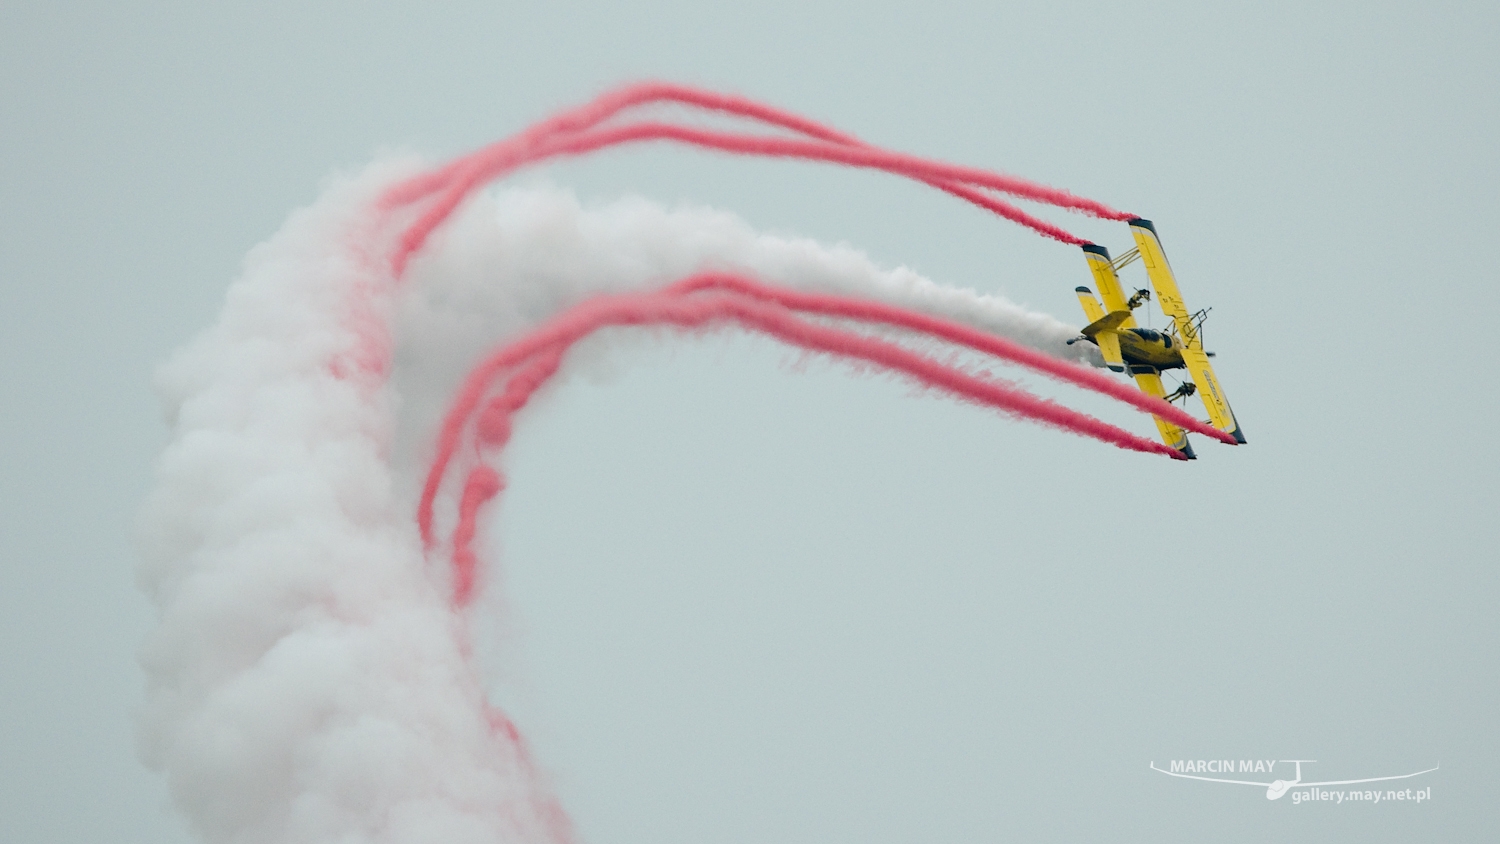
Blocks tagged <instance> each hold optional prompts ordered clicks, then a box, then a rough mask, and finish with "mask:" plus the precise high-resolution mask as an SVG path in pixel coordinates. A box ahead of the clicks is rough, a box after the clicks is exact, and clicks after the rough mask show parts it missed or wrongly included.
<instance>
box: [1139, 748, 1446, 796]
mask: <svg viewBox="0 0 1500 844" xmlns="http://www.w3.org/2000/svg"><path fill="white" fill-rule="evenodd" d="M1316 761H1317V760H1316V759H1279V760H1278V759H1241V760H1239V765H1238V770H1239V771H1240V772H1248V773H1261V772H1265V773H1270V772H1271V771H1272V769H1274V768H1275V766H1276V764H1277V763H1278V762H1289V763H1291V764H1292V765H1295V766H1296V771H1295V775H1294V776H1293V778H1292V779H1290V780H1284V779H1274V780H1272V781H1270V782H1257V781H1253V780H1238V779H1226V778H1221V777H1205V776H1200V775H1199V774H1200V773H1233V772H1234V771H1235V770H1236V765H1235V760H1233V759H1213V760H1208V761H1204V760H1201V759H1199V760H1191V759H1190V760H1181V759H1179V760H1176V761H1173V762H1171V763H1170V764H1169V765H1168V767H1167V768H1158V767H1156V763H1155V762H1152V763H1151V770H1153V771H1157V772H1160V773H1163V774H1166V775H1167V776H1169V777H1181V778H1183V779H1189V780H1202V781H1204V782H1222V783H1228V784H1230V785H1255V786H1260V787H1261V788H1264V789H1265V790H1266V799H1267V800H1278V799H1280V798H1281V797H1283V796H1285V795H1286V794H1287V792H1289V791H1291V790H1292V789H1300V788H1306V789H1308V791H1307V792H1305V793H1299V794H1295V795H1294V796H1293V798H1292V802H1293V803H1301V802H1303V800H1331V801H1335V802H1338V803H1343V802H1344V801H1345V800H1346V799H1347V800H1349V801H1351V802H1354V801H1361V802H1371V803H1379V802H1382V801H1383V800H1411V801H1413V802H1418V803H1420V802H1422V801H1424V800H1429V799H1431V798H1432V788H1431V787H1428V788H1426V789H1423V790H1420V791H1415V792H1413V791H1411V789H1406V790H1405V791H1394V790H1391V791H1382V790H1374V789H1371V790H1365V791H1360V790H1342V791H1320V790H1319V789H1320V788H1321V787H1322V786H1328V785H1356V784H1359V783H1367V782H1387V781H1390V780H1404V779H1410V778H1412V777H1419V776H1421V775H1422V774H1430V773H1432V772H1433V771H1436V770H1437V769H1438V766H1436V765H1434V766H1432V767H1431V768H1428V769H1426V770H1425V771H1417V772H1416V773H1412V774H1397V775H1396V776H1392V777H1367V778H1365V779H1357V780H1325V781H1320V782H1303V781H1302V766H1303V765H1304V764H1307V765H1310V764H1313V763H1314V762H1316ZM1299 798H1300V799H1299Z"/></svg>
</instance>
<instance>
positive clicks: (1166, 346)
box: [1090, 328, 1184, 370]
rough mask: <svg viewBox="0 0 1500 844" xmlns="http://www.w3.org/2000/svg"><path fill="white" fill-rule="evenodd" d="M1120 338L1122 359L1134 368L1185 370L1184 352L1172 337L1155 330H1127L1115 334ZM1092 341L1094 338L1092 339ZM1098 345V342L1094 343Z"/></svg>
mask: <svg viewBox="0 0 1500 844" xmlns="http://www.w3.org/2000/svg"><path fill="white" fill-rule="evenodd" d="M1115 336H1116V337H1119V338H1120V357H1122V358H1124V359H1125V362H1126V363H1128V364H1130V365H1132V366H1149V367H1151V368H1152V369H1155V370H1163V369H1181V368H1183V365H1184V364H1183V362H1182V350H1181V349H1179V348H1177V342H1176V341H1175V340H1173V339H1172V335H1170V334H1167V333H1166V332H1164V331H1157V330H1156V329H1154V328H1126V329H1122V330H1119V331H1116V332H1115ZM1090 339H1091V340H1092V339H1093V338H1090ZM1093 342H1094V344H1095V345H1098V342H1099V341H1098V340H1094V341H1093Z"/></svg>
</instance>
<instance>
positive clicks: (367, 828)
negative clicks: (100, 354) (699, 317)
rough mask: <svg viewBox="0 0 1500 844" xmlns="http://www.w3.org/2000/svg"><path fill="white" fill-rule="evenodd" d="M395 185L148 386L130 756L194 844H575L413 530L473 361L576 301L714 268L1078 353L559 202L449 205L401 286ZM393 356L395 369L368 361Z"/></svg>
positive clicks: (279, 248) (328, 232) (736, 241)
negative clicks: (149, 478)
mask: <svg viewBox="0 0 1500 844" xmlns="http://www.w3.org/2000/svg"><path fill="white" fill-rule="evenodd" d="M411 169H412V167H411V165H410V164H408V163H404V162H396V163H384V164H381V165H378V166H375V167H372V168H371V169H370V170H369V171H368V172H366V173H365V174H363V175H361V176H360V177H358V178H354V179H350V180H347V181H344V182H342V183H340V184H337V185H335V186H334V187H332V188H331V189H329V190H328V192H327V193H326V194H325V195H324V196H323V197H322V198H321V199H320V200H319V201H318V202H317V203H316V204H315V205H314V206H312V207H311V208H308V209H304V210H302V211H299V212H297V213H296V214H295V215H293V217H292V218H291V219H290V220H289V221H288V222H287V224H286V225H285V226H284V228H283V229H282V230H281V231H280V232H278V233H277V234H276V235H275V236H274V237H273V238H272V239H271V240H270V241H268V242H267V243H265V244H263V245H261V246H259V247H257V248H256V249H255V250H253V251H252V252H251V253H250V255H249V256H248V258H247V259H246V264H245V269H244V273H243V275H242V277H241V278H240V279H239V280H238V281H236V282H235V283H234V285H233V286H232V287H231V289H230V291H229V294H228V297H227V302H226V304H225V307H224V310H223V313H222V314H221V316H220V319H219V321H218V323H217V324H216V325H215V326H214V327H213V328H211V329H210V330H209V331H207V332H205V333H204V334H203V335H202V336H200V337H199V338H197V339H196V340H195V341H193V342H192V343H191V344H190V345H189V346H188V347H187V348H185V349H184V350H182V351H181V352H180V353H179V354H178V355H177V356H176V357H175V358H174V359H173V360H172V361H171V362H170V363H169V364H167V365H166V366H165V367H164V368H163V370H162V372H161V374H160V378H159V388H160V391H161V393H162V396H163V399H164V402H165V404H166V407H167V411H168V415H169V419H170V422H171V425H172V429H173V440H172V443H171V445H170V446H169V447H168V449H167V450H166V453H165V454H164V455H163V457H162V459H161V463H160V468H159V479H158V483H157V488H156V490H155V492H154V494H153V495H152V497H151V499H150V502H149V504H148V506H147V508H146V513H145V517H144V528H143V547H144V551H145V553H144V556H145V562H144V564H143V566H142V570H141V580H142V583H143V585H144V587H145V588H146V589H147V590H148V591H149V593H150V594H151V596H152V598H153V599H154V601H155V602H156V604H157V606H158V608H159V610H160V613H161V624H160V626H159V627H158V629H157V630H156V631H155V632H154V633H153V634H152V636H151V638H150V640H149V642H148V643H147V645H146V648H145V651H144V657H143V661H144V663H145V666H146V669H147V674H148V680H149V694H148V701H147V706H146V709H145V712H144V713H143V718H142V730H141V733H142V745H143V752H144V754H145V757H146V758H147V760H148V761H149V762H150V763H151V764H152V765H153V766H156V767H158V768H160V769H162V770H163V771H165V772H166V773H167V775H168V777H169V779H170V783H171V787H172V792H173V794H174V796H175V798H176V800H177V802H178V805H179V806H180V807H181V808H182V810H183V811H184V812H185V813H186V814H187V816H188V817H189V818H190V820H191V821H192V823H193V825H194V826H195V828H196V829H197V830H198V831H199V833H200V834H201V835H202V837H203V838H204V839H205V840H208V841H213V842H271V841H275V842H313V841H319V842H322V841H349V842H363V841H370V842H377V841H380V842H384V841H391V842H396V841H400V842H409V841H443V842H464V841H487V842H488V841H496V840H507V841H509V840H514V841H556V840H566V839H567V838H568V831H567V824H566V819H565V817H564V815H563V814H562V812H561V811H560V810H559V809H558V807H557V806H556V805H555V803H554V802H553V800H552V798H551V797H550V795H549V794H548V792H547V789H546V783H545V781H544V780H543V779H542V778H541V777H539V776H538V775H537V773H536V771H535V769H534V766H533V764H532V762H531V760H529V759H528V757H527V754H526V750H525V747H524V744H523V743H522V742H521V741H520V740H519V738H518V737H516V736H515V735H514V732H513V730H512V729H511V728H510V727H509V725H508V722H506V721H505V720H504V718H503V716H501V715H499V713H496V712H494V711H493V710H491V709H490V707H489V706H488V705H487V703H486V701H485V698H484V694H483V692H482V689H481V683H480V680H479V678H478V677H477V676H476V673H475V671H476V669H475V667H474V665H473V663H472V662H471V660H470V656H471V655H470V650H469V647H468V644H467V642H466V639H465V637H466V631H465V627H464V619H463V616H462V615H461V614H456V613H455V612H454V610H453V606H452V603H451V600H450V597H451V596H450V590H451V588H452V584H451V582H450V581H449V579H448V574H447V572H446V571H445V569H444V568H443V567H442V566H437V565H434V564H433V562H432V561H431V560H429V559H428V555H426V554H425V553H424V550H423V547H422V542H421V539H420V537H419V534H418V530H417V524H416V520H415V519H414V518H413V513H414V511H415V506H416V499H417V496H416V491H417V489H418V487H419V485H420V482H421V472H422V470H423V468H425V461H426V459H427V458H428V457H430V455H431V449H432V447H433V445H432V444H433V441H434V437H435V435H436V431H437V428H438V422H439V419H440V417H441V414H442V412H443V410H444V408H445V406H446V405H447V402H448V400H449V399H450V398H451V396H452V394H453V391H454V390H455V388H456V386H457V384H458V383H459V382H460V381H461V379H462V378H463V376H464V373H465V372H466V371H467V370H468V368H469V367H470V366H471V365H472V364H473V363H474V361H475V360H477V359H478V358H479V357H480V356H481V354H482V353H483V352H484V351H485V350H486V349H488V348H491V347H493V346H494V345H495V344H497V343H500V342H502V341H505V340H507V339H511V338H514V337H517V336H519V335H521V334H522V333H524V332H525V331H527V330H528V329H530V328H532V327H534V326H536V325H538V324H539V323H541V322H543V321H545V320H547V319H549V318H551V317H554V316H556V315H557V314H559V313H562V312H563V311H565V310H567V309H568V308H570V307H572V306H574V305H577V304H578V303H580V302H582V301H584V300H586V299H588V298H589V297H590V296H591V295H593V294H596V293H600V292H615V293H619V292H623V291H630V290H641V289H649V288H652V287H656V286H659V285H661V284H663V283H665V282H669V281H672V280H674V279H676V278H679V277H682V276H685V275H688V274H690V273H692V272H694V271H698V270H703V269H716V270H733V271H736V272H741V273H746V274H750V275H754V276H756V277H760V278H767V279H776V280H778V281H780V282H782V283H784V284H787V285H791V286H794V287H797V288H800V289H804V290H819V291H830V292H839V293H846V294H847V293H859V294H861V295H863V296H866V297H870V298H873V299H878V300H882V301H888V302H896V303H901V304H905V305H910V306H916V307H919V308H921V309H922V310H925V311H928V312H932V313H939V314H944V315H946V316H948V317H951V318H954V319H956V320H959V321H962V322H965V323H968V324H971V325H975V326H979V327H982V328H984V329H985V330H986V331H989V332H994V333H996V334H1000V335H1004V336H1009V337H1012V338H1014V339H1017V340H1020V341H1021V342H1023V343H1026V344H1028V345H1031V346H1034V347H1038V348H1042V349H1046V350H1048V351H1051V352H1057V353H1064V352H1071V353H1076V352H1074V349H1075V348H1076V347H1068V346H1065V345H1064V340H1065V339H1066V338H1068V337H1070V336H1073V330H1072V329H1070V328H1068V327H1067V326H1065V325H1063V324H1061V323H1059V322H1057V321H1055V320H1052V319H1050V318H1048V317H1044V316H1040V315H1036V314H1030V313H1026V312H1024V311H1022V310H1021V309H1019V308H1017V307H1015V306H1014V305H1011V304H1009V303H1007V302H1005V301H1003V300H1001V299H999V298H996V297H992V296H984V295H979V294H976V293H974V292H972V291H963V290H956V289H952V288H944V287H941V286H939V285H937V284H934V283H932V282H931V281H928V280H926V279H923V278H921V277H919V276H917V275H915V274H914V273H911V272H909V271H906V270H894V271H888V270H881V269H879V268H877V267H876V266H874V265H873V264H872V263H871V262H870V261H868V260H867V259H866V258H865V257H864V256H862V255H861V254H859V253H858V252H856V251H854V250H852V249H849V248H846V247H840V248H827V247H822V246H819V245H817V244H815V243H813V242H811V241H806V240H794V239H787V238H778V237H771V236H766V235H759V234H756V233H754V232H753V231H752V230H750V229H749V227H747V226H746V225H745V224H743V223H742V222H740V221H738V220H737V219H735V218H733V217H731V216H729V215H727V214H723V213H719V212H714V211H709V210H703V209H678V210H672V211H669V210H665V209H663V208H661V207H659V206H656V205H652V204H650V203H648V202H645V201H643V200H634V199H632V200H623V201H620V202H617V203H614V204H612V205H609V206H606V207H602V208H598V209H593V210H586V209H584V208H583V207H582V206H581V205H580V204H579V203H578V202H577V201H576V200H574V199H573V198H572V197H571V196H570V195H568V194H566V193H563V192H561V191H557V190H550V189H530V190H513V191H509V192H506V193H503V194H500V195H499V196H497V197H482V198H480V200H479V201H476V202H473V203H470V204H468V205H466V206H464V209H463V210H462V211H461V212H460V213H459V214H458V216H457V217H455V218H454V219H453V220H452V221H451V223H450V225H449V226H447V227H445V228H444V229H443V230H442V231H441V232H440V233H438V235H436V236H435V237H434V238H433V239H432V241H431V242H430V243H429V244H428V246H427V251H426V252H424V253H423V255H422V256H421V257H420V258H419V259H418V260H416V261H414V262H413V264H412V266H411V270H410V272H409V274H408V277H407V279H406V281H405V282H404V283H403V286H401V287H399V288H398V287H397V286H396V285H395V284H394V283H393V282H392V280H391V278H390V276H389V272H388V269H387V268H386V266H385V262H384V260H383V259H384V256H385V255H386V254H388V250H389V248H390V241H391V237H392V235H391V233H390V232H389V231H388V230H387V227H386V226H385V221H384V220H383V218H382V217H381V216H380V214H379V213H378V212H377V211H375V210H373V209H374V208H375V205H374V203H373V198H374V197H375V195H376V194H377V193H378V192H379V191H380V190H381V189H382V188H384V187H385V186H386V185H388V184H390V183H391V182H392V180H393V178H395V177H396V176H398V175H400V174H403V173H407V172H410V171H411ZM626 336H627V335H624V334H621V335H620V336H619V337H616V338H614V339H613V340H606V341H601V342H622V341H623V342H628V340H627V339H626ZM384 343H394V360H395V367H394V370H393V371H390V372H385V371H382V369H381V367H379V366H375V365H371V366H364V367H362V366H359V365H357V364H358V362H359V361H360V360H361V359H362V358H363V357H365V356H368V355H370V354H371V349H372V348H378V347H380V346H381V344H384ZM331 361H333V362H337V361H350V362H353V363H351V364H348V365H345V366H340V365H331V364H330V362H331ZM567 367H568V365H567V364H564V367H563V369H564V371H563V376H564V377H566V374H567ZM447 506H449V507H450V508H453V509H456V508H457V507H458V502H457V501H452V502H449V503H448V505H447Z"/></svg>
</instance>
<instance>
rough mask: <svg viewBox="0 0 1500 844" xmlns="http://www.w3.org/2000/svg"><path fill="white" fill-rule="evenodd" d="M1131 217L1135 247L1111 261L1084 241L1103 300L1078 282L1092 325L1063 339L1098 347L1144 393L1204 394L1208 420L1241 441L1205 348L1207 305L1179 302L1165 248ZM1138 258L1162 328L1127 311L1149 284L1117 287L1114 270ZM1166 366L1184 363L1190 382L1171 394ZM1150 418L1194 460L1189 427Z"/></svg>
mask: <svg viewBox="0 0 1500 844" xmlns="http://www.w3.org/2000/svg"><path fill="white" fill-rule="evenodd" d="M1129 222H1130V233H1131V234H1132V235H1134V236H1135V248H1134V249H1132V250H1130V251H1129V252H1126V253H1125V254H1124V255H1121V256H1120V257H1119V258H1116V259H1113V260H1111V259H1110V257H1109V250H1108V249H1105V248H1104V247H1103V246H1099V245H1097V244H1093V243H1090V244H1086V245H1084V247H1083V254H1084V256H1085V257H1086V258H1088V262H1089V269H1090V270H1092V271H1093V274H1094V284H1095V285H1096V286H1097V287H1098V288H1099V294H1100V295H1101V296H1102V297H1103V298H1104V304H1103V305H1100V304H1099V300H1098V299H1095V298H1094V293H1093V291H1091V290H1089V288H1087V287H1078V288H1076V291H1077V293H1078V301H1079V303H1080V304H1082V305H1083V313H1084V315H1085V316H1087V317H1088V319H1089V324H1088V325H1087V326H1085V327H1084V329H1083V332H1082V335H1083V336H1081V337H1077V338H1074V339H1073V340H1069V341H1068V343H1069V344H1072V343H1076V342H1078V341H1079V340H1087V341H1088V342H1090V343H1093V344H1095V345H1097V346H1098V347H1099V351H1100V352H1101V353H1102V354H1103V355H1104V363H1105V365H1106V366H1108V367H1109V368H1110V369H1112V370H1114V371H1115V372H1129V373H1130V374H1131V375H1133V376H1134V377H1135V382H1136V384H1137V385H1138V386H1139V387H1140V388H1141V390H1142V391H1144V392H1146V393H1149V394H1151V395H1153V396H1156V397H1158V398H1164V399H1166V400H1167V401H1176V400H1177V399H1185V398H1187V397H1188V396H1191V395H1193V394H1194V393H1197V394H1198V395H1199V396H1200V397H1202V399H1203V406H1204V407H1206V408H1208V422H1209V424H1211V425H1213V426H1214V427H1215V428H1218V429H1220V430H1222V431H1227V432H1228V433H1230V434H1231V435H1233V436H1234V438H1235V440H1236V441H1238V442H1240V443H1244V442H1245V434H1244V432H1243V431H1242V430H1241V429H1240V425H1239V422H1237V421H1235V418H1234V411H1232V410H1230V409H1229V399H1227V398H1226V397H1225V396H1224V390H1223V388H1221V387H1220V386H1219V379H1218V378H1216V377H1215V376H1214V368H1213V366H1212V365H1211V364H1210V363H1209V361H1208V359H1209V358H1211V357H1213V352H1206V351H1204V350H1203V320H1204V318H1205V317H1207V316H1208V311H1207V310H1202V311H1198V312H1196V313H1192V312H1189V311H1188V309H1187V306H1186V305H1184V304H1183V302H1182V294H1181V293H1180V292H1178V290H1177V281H1176V279H1175V278H1173V276H1172V267H1171V265H1169V264H1168V263H1167V254H1166V253H1165V252H1164V251H1162V248H1161V239H1160V238H1159V237H1157V236H1156V227H1155V226H1153V225H1152V224H1151V221H1150V220H1142V219H1140V218H1139V217H1137V218H1135V219H1133V220H1130V221H1129ZM1137 258H1139V259H1140V261H1141V263H1142V264H1145V266H1146V276H1147V277H1148V278H1149V279H1150V281H1151V287H1152V288H1154V289H1155V291H1156V301H1157V303H1158V304H1160V305H1161V311H1162V313H1163V314H1165V315H1166V316H1167V319H1168V320H1169V321H1170V323H1171V325H1170V327H1169V328H1168V329H1167V330H1166V331H1157V330H1155V329H1152V328H1141V327H1139V326H1137V325H1136V323H1135V317H1134V316H1133V315H1132V313H1131V312H1132V311H1134V310H1135V309H1136V308H1138V307H1140V306H1141V305H1143V304H1145V303H1146V302H1147V301H1149V300H1150V299H1151V298H1152V295H1151V290H1146V289H1141V290H1137V291H1136V292H1135V293H1134V294H1133V295H1131V296H1130V297H1129V298H1128V299H1127V298H1126V297H1125V291H1124V288H1122V287H1121V286H1120V277H1119V275H1118V271H1119V270H1120V269H1121V268H1123V267H1124V266H1125V265H1127V264H1129V263H1130V262H1132V261H1134V260H1136V259H1137ZM1169 369H1186V370H1187V372H1188V375H1189V376H1190V377H1191V378H1192V380H1191V381H1187V382H1184V383H1183V384H1182V386H1180V387H1178V388H1177V389H1176V390H1174V391H1172V392H1171V393H1170V394H1169V393H1167V391H1166V388H1165V387H1163V386H1162V381H1161V373H1162V372H1163V371H1165V370H1169ZM1153 418H1154V419H1156V427H1157V429H1158V430H1159V431H1161V438H1162V441H1163V442H1165V443H1166V444H1167V445H1169V446H1171V447H1172V448H1175V449H1177V450H1178V451H1180V452H1182V454H1183V456H1185V457H1187V458H1188V459H1189V460H1192V459H1194V457H1195V455H1194V454H1193V447H1192V445H1191V444H1189V443H1188V439H1187V432H1186V431H1184V430H1182V429H1181V428H1179V427H1177V426H1176V425H1173V424H1172V423H1170V422H1167V421H1166V420H1164V419H1162V418H1161V417H1153Z"/></svg>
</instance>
